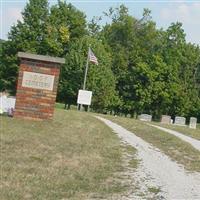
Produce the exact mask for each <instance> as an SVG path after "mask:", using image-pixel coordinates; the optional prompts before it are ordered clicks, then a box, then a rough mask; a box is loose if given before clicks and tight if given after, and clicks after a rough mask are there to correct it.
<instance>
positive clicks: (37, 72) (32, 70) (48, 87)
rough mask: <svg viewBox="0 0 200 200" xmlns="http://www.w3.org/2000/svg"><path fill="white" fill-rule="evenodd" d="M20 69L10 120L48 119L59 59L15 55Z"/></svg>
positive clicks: (50, 116)
mask: <svg viewBox="0 0 200 200" xmlns="http://www.w3.org/2000/svg"><path fill="white" fill-rule="evenodd" d="M18 57H19V58H20V60H21V62H20V68H19V76H18V83H17V95H16V105H15V112H14V117H17V118H25V119H33V120H43V119H52V118H53V112H54V105H55V100H56V95H57V86H58V81H59V74H60V65H61V64H63V63H64V59H63V58H55V57H49V56H43V55H35V54H30V53H23V52H19V53H18Z"/></svg>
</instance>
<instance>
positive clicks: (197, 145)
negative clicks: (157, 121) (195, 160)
mask: <svg viewBox="0 0 200 200" xmlns="http://www.w3.org/2000/svg"><path fill="white" fill-rule="evenodd" d="M147 125H149V126H153V127H154V128H157V129H160V130H162V131H165V132H167V133H170V134H172V135H175V136H176V137H179V138H180V139H182V140H184V141H185V142H188V143H190V144H191V145H192V146H193V147H194V148H195V149H197V150H199V151H200V141H199V140H196V139H194V138H191V137H189V136H186V135H184V134H182V133H180V132H177V131H173V130H171V129H168V128H163V127H160V126H156V125H152V124H147Z"/></svg>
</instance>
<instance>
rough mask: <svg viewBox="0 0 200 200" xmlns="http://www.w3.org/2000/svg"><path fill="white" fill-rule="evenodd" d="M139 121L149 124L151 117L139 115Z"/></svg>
mask: <svg viewBox="0 0 200 200" xmlns="http://www.w3.org/2000/svg"><path fill="white" fill-rule="evenodd" d="M139 120H141V121H147V122H151V120H152V116H151V115H148V114H141V115H139Z"/></svg>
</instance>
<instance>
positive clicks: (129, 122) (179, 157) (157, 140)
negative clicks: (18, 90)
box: [102, 115, 200, 172]
mask: <svg viewBox="0 0 200 200" xmlns="http://www.w3.org/2000/svg"><path fill="white" fill-rule="evenodd" d="M102 116H103V117H105V118H107V119H110V120H112V121H113V122H116V123H118V124H119V125H121V126H123V127H124V128H127V129H128V130H130V131H132V132H133V133H135V134H136V135H137V136H139V137H141V138H142V139H144V140H145V141H147V142H148V143H151V144H152V145H154V146H155V147H157V148H159V149H160V150H161V151H162V152H164V153H165V154H166V155H168V156H169V157H171V158H172V159H173V160H175V161H176V162H177V163H180V164H182V165H184V167H185V168H186V169H187V170H190V171H198V172H200V153H199V151H198V150H196V149H194V148H193V147H192V146H191V145H190V144H188V143H186V142H184V141H182V140H181V139H179V138H177V137H175V136H173V135H171V134H168V133H166V132H163V131H161V130H158V129H156V128H154V127H150V126H148V125H146V124H145V122H141V121H139V120H134V119H130V118H124V117H113V116H109V115H102Z"/></svg>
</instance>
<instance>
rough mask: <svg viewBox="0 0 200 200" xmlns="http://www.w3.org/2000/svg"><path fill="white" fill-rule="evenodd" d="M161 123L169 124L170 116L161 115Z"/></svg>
mask: <svg viewBox="0 0 200 200" xmlns="http://www.w3.org/2000/svg"><path fill="white" fill-rule="evenodd" d="M161 123H162V124H171V116H169V115H162V118H161Z"/></svg>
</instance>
